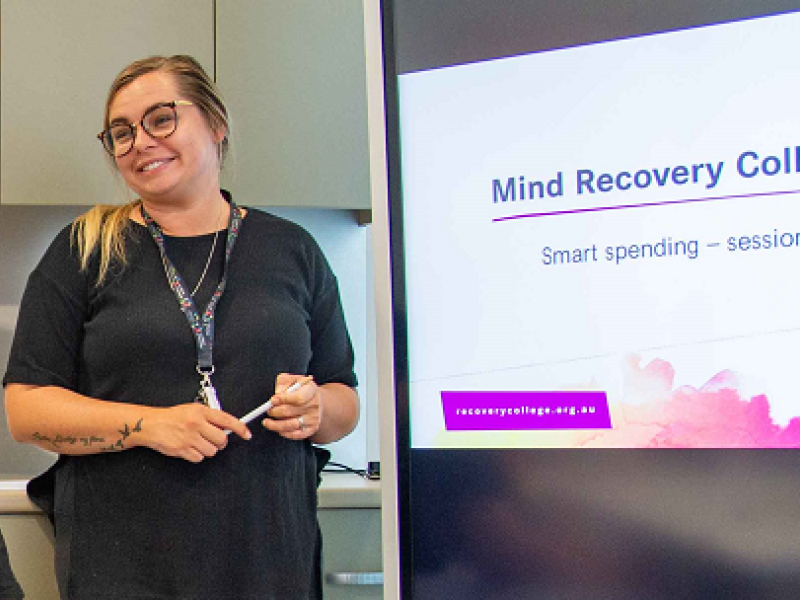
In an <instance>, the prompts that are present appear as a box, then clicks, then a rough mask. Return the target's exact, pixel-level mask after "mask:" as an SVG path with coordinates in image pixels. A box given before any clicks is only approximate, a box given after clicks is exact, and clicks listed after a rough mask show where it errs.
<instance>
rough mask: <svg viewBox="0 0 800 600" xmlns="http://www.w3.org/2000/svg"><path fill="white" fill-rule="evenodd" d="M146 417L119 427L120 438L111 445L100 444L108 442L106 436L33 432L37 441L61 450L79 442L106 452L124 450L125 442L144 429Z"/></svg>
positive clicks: (86, 446)
mask: <svg viewBox="0 0 800 600" xmlns="http://www.w3.org/2000/svg"><path fill="white" fill-rule="evenodd" d="M143 420H144V419H139V420H138V421H136V425H134V426H133V428H132V429H131V427H130V426H129V425H128V424H127V423H125V424H124V425H123V428H122V429H119V430H118V431H119V434H120V438H119V439H118V440H117V441H116V442H114V443H113V444H111V445H109V446H100V445H99V444H104V443H105V442H106V438H104V437H99V436H96V435H89V436H82V437H75V436H73V435H62V434H60V433H59V434H58V435H56V436H55V437H50V436H47V435H43V434H41V433H39V432H38V431H35V432H34V433H33V439H34V440H35V441H37V442H45V443H47V444H49V445H51V446H53V448H54V449H55V450H59V449H62V448H64V447H65V446H75V445H77V444H82V445H83V446H84V447H85V448H90V447H95V446H97V447H99V449H100V450H103V451H105V452H112V451H118V450H123V449H124V448H125V444H124V443H123V442H124V441H125V440H126V439H128V437H129V436H130V435H131V434H133V433H138V432H139V431H141V430H142V421H143Z"/></svg>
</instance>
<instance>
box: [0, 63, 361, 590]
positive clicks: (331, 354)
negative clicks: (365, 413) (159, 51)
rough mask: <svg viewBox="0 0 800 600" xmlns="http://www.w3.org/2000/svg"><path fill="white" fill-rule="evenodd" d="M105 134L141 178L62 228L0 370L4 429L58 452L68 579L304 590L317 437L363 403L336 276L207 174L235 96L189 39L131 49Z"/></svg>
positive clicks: (314, 542) (109, 146)
mask: <svg viewBox="0 0 800 600" xmlns="http://www.w3.org/2000/svg"><path fill="white" fill-rule="evenodd" d="M99 137H100V139H101V141H102V142H103V144H104V146H105V148H106V150H107V151H108V153H109V155H110V156H111V157H112V159H113V161H114V164H115V166H116V168H117V170H118V171H119V173H120V175H121V176H122V178H123V179H124V181H125V183H126V185H127V186H128V187H129V188H130V189H131V190H132V191H133V192H135V193H136V194H137V195H138V196H139V199H137V200H135V201H133V202H131V203H129V204H126V205H123V206H99V207H95V208H94V209H92V210H91V211H89V212H88V213H87V214H86V215H84V216H83V217H81V218H79V219H78V220H77V221H76V222H75V223H74V224H73V225H72V226H71V227H68V228H65V229H64V230H63V231H62V232H61V234H60V235H59V236H57V238H56V239H55V241H54V242H53V243H52V245H51V246H50V248H49V249H48V251H47V252H46V254H45V256H44V258H43V259H42V261H41V263H40V264H39V265H38V266H37V267H36V269H35V270H34V271H33V273H32V274H31V276H30V278H29V281H28V285H27V288H26V291H25V294H24V297H23V300H22V304H21V310H20V315H19V320H18V323H17V330H16V332H15V336H14V342H13V345H12V349H11V353H10V358H9V366H8V370H7V373H6V376H5V378H4V380H3V383H4V385H5V386H6V395H5V398H6V412H7V418H8V423H9V429H10V431H11V433H12V435H13V436H14V438H15V439H16V440H18V441H22V442H27V443H32V444H36V445H38V446H41V447H43V448H45V449H47V450H51V451H55V452H58V453H59V460H58V462H57V463H56V465H55V466H54V467H53V469H52V470H51V473H50V474H51V475H52V476H54V477H53V478H54V499H53V502H54V505H53V514H54V523H55V535H56V571H57V577H58V582H59V588H60V590H61V594H62V596H63V597H65V598H76V599H84V598H86V599H91V600H96V599H97V598H104V599H107V600H111V599H115V598H119V599H123V598H124V599H126V600H130V599H134V598H148V599H151V598H152V599H156V598H165V599H166V598H170V599H175V598H186V599H189V598H191V599H193V600H197V599H204V598H208V599H212V598H213V599H215V600H219V599H223V598H231V599H233V598H235V599H237V600H243V599H248V598H259V599H262V598H276V599H281V600H284V599H287V598H317V597H319V596H320V595H321V592H320V589H319V577H318V575H319V573H318V552H319V546H318V528H317V522H316V477H317V468H318V465H317V461H316V458H315V452H314V449H313V447H312V445H311V442H313V443H322V444H324V443H328V442H332V441H335V440H337V439H340V438H341V437H343V436H345V435H346V434H347V433H349V432H350V431H351V430H352V429H353V427H355V424H356V422H357V420H358V412H359V401H358V396H357V394H356V392H355V390H354V389H353V388H354V386H355V385H356V378H355V374H354V372H353V353H352V347H351V344H350V340H349V337H348V334H347V330H346V327H345V323H344V317H343V314H342V309H341V305H340V302H339V294H338V288H337V284H336V279H335V277H334V275H333V274H332V272H331V270H330V268H329V266H328V264H327V262H326V260H325V258H324V256H323V255H322V253H321V251H320V249H319V248H318V246H317V245H316V243H315V242H314V240H313V239H312V238H311V236H310V235H309V234H308V233H307V232H305V231H304V230H303V229H301V228H300V227H298V226H296V225H294V224H292V223H290V222H288V221H285V220H283V219H279V218H277V217H274V216H271V215H268V214H267V213H264V212H260V211H254V210H250V211H248V210H246V209H240V208H239V207H238V206H237V205H236V204H235V203H234V201H233V199H232V197H231V196H230V194H228V193H227V192H224V191H221V190H220V187H219V172H220V167H221V163H222V160H223V158H224V156H225V152H226V150H227V143H228V117H227V111H226V109H225V107H224V105H223V103H222V101H221V99H220V97H219V94H218V93H217V91H216V90H215V88H214V84H213V83H212V82H211V81H210V80H209V78H208V77H207V75H206V74H205V73H204V72H203V69H202V68H201V67H200V65H199V64H197V63H196V62H195V61H194V60H193V59H191V58H190V57H187V56H173V57H169V58H163V57H152V58H148V59H144V60H141V61H137V62H135V63H133V64H131V65H129V66H128V67H127V68H126V69H124V70H123V71H122V72H121V73H120V74H119V75H118V77H117V79H116V80H115V81H114V83H113V84H112V86H111V89H110V92H109V95H108V100H107V102H106V111H105V127H104V130H103V132H102V133H101V134H100V136H99ZM290 386H291V387H290ZM268 399H271V400H272V402H273V407H272V408H271V409H270V410H269V411H268V412H267V413H266V415H265V416H264V418H263V421H261V424H262V425H263V427H252V430H251V429H249V428H248V427H247V426H246V425H245V424H243V423H242V422H241V421H239V419H238V417H241V416H243V415H245V414H246V413H248V412H250V411H251V410H253V409H254V408H256V407H257V406H259V405H261V404H263V403H264V402H265V401H267V400H268ZM195 400H202V402H198V401H195ZM217 401H218V402H217ZM256 424H257V423H256ZM32 483H33V487H34V488H36V487H41V485H42V480H40V481H38V482H37V481H34V482H32Z"/></svg>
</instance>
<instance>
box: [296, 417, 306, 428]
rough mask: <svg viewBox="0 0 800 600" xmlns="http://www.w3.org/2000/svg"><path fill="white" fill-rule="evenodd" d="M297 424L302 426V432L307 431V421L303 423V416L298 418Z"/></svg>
mask: <svg viewBox="0 0 800 600" xmlns="http://www.w3.org/2000/svg"><path fill="white" fill-rule="evenodd" d="M297 423H298V424H299V425H300V431H305V430H306V423H305V421H303V416H302V415H300V416H299V417H297Z"/></svg>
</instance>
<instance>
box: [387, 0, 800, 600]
mask: <svg viewBox="0 0 800 600" xmlns="http://www.w3.org/2000/svg"><path fill="white" fill-rule="evenodd" d="M798 9H800V3H798V2H797V1H794V2H760V3H758V6H755V5H754V3H746V2H738V1H732V2H725V3H718V4H714V5H711V4H710V3H697V2H692V1H690V0H680V1H677V2H672V3H669V6H663V5H661V3H657V4H656V3H647V2H630V1H623V0H607V2H605V3H603V4H600V3H586V2H577V1H574V2H571V1H562V2H559V1H557V0H542V1H539V2H525V1H522V0H496V1H494V2H485V1H478V0H462V1H459V2H455V1H453V2H446V1H441V2H433V3H431V2H420V1H419V0H394V1H392V2H389V1H385V2H384V4H383V18H384V28H385V38H384V46H385V48H386V68H387V78H386V95H387V115H388V134H389V140H390V154H389V164H390V193H391V237H392V240H391V241H392V260H393V265H394V270H393V289H394V297H393V302H394V308H395V311H394V313H395V323H394V331H395V342H396V345H395V352H396V372H395V378H396V380H397V390H396V392H397V422H398V430H397V434H398V440H399V445H398V463H399V484H400V500H399V503H400V507H399V509H400V513H399V514H400V535H401V565H400V568H401V581H402V590H403V598H415V599H416V598H444V597H459V598H501V599H504V598H529V597H536V598H539V597H541V598H568V599H571V598H576V599H577V598H593V599H595V598H599V599H603V598H644V597H647V598H698V599H699V598H703V599H705V598H716V597H719V598H762V597H764V598H783V597H786V598H790V597H797V595H798V593H800V525H798V524H799V523H800V500H798V498H800V457H798V453H797V450H796V449H797V448H798V447H800V401H799V400H800V399H799V398H798V385H797V382H796V380H797V378H796V374H795V369H797V359H796V348H797V347H800V310H798V308H797V306H798V300H799V299H800V269H798V267H800V208H798V202H800V125H798V118H797V104H798V98H800V58H799V57H800V35H798V32H800V12H798Z"/></svg>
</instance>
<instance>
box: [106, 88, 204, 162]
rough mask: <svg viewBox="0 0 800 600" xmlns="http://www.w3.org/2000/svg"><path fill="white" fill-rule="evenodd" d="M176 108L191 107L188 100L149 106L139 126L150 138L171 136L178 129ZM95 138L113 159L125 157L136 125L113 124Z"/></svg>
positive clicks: (131, 145)
mask: <svg viewBox="0 0 800 600" xmlns="http://www.w3.org/2000/svg"><path fill="white" fill-rule="evenodd" d="M176 106H193V103H192V102H189V101H188V100H173V101H172V102H162V103H160V104H156V105H155V106H151V107H150V108H148V109H147V111H146V112H145V113H144V115H142V118H141V120H140V121H139V124H140V125H141V126H142V129H144V131H145V132H146V133H147V135H149V136H150V137H152V138H156V139H163V138H165V137H169V136H171V135H172V134H173V133H175V130H176V129H177V128H178V111H177V110H176V109H175V107H176ZM97 138H98V139H99V140H100V141H101V142H102V143H103V148H105V149H106V152H108V153H109V154H110V155H111V156H113V157H114V158H120V157H122V156H125V155H126V154H127V153H128V152H130V151H131V149H132V148H133V144H134V142H135V141H136V123H115V124H114V125H111V126H110V127H109V128H108V129H104V130H103V131H101V132H100V133H98V134H97Z"/></svg>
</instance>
